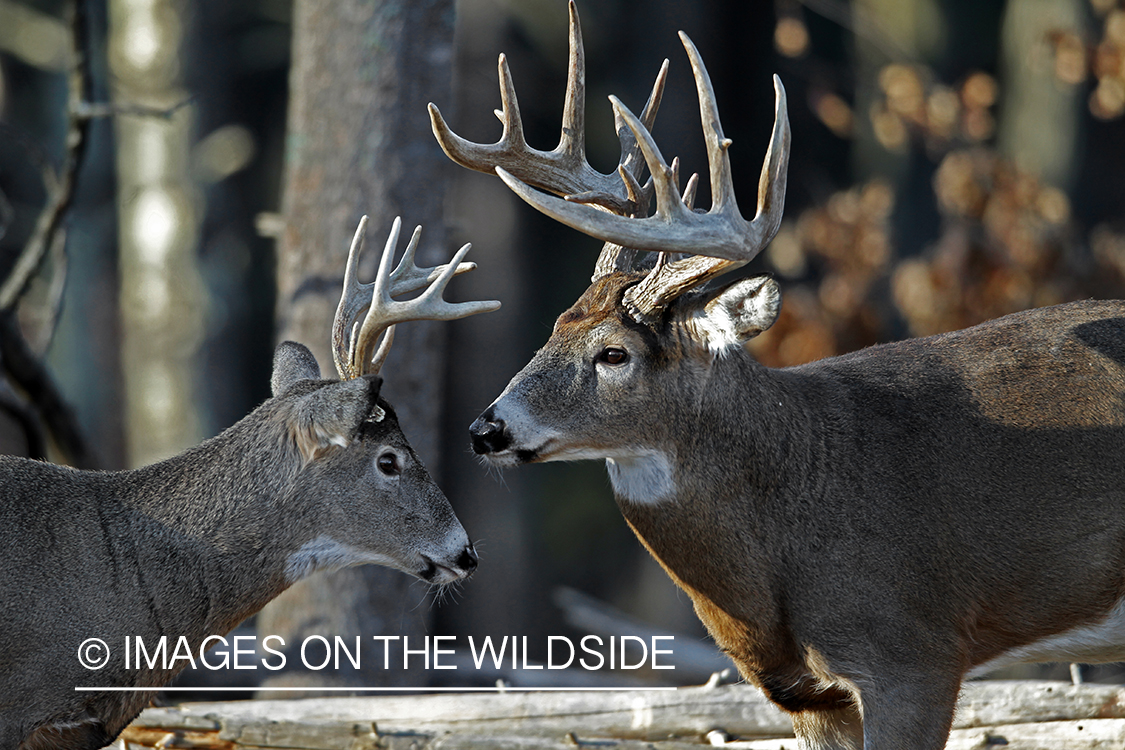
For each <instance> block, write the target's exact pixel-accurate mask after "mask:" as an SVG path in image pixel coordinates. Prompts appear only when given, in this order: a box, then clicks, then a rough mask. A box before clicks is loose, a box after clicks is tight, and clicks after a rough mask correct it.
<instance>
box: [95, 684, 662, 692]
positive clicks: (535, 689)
mask: <svg viewBox="0 0 1125 750" xmlns="http://www.w3.org/2000/svg"><path fill="white" fill-rule="evenodd" d="M74 689H75V691H76V692H99V691H100V692H107V693H153V692H160V693H177V692H179V693H249V692H263V693H267V692H294V691H313V690H316V691H320V692H333V691H337V692H353V693H582V692H594V691H600V692H617V693H626V692H653V691H664V690H678V689H679V688H675V687H316V686H312V685H310V686H308V687H197V688H196V687H76V688H74Z"/></svg>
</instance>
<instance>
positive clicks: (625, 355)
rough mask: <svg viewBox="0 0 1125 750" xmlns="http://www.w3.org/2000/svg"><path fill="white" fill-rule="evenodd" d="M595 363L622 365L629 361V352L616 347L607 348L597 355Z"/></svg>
mask: <svg viewBox="0 0 1125 750" xmlns="http://www.w3.org/2000/svg"><path fill="white" fill-rule="evenodd" d="M597 361H598V362H605V363H606V364H607V365H623V364H625V363H626V362H628V361H629V352H627V351H625V350H624V349H620V348H618V347H616V346H607V347H606V348H605V349H602V350H601V352H600V353H599V354H598V357H597Z"/></svg>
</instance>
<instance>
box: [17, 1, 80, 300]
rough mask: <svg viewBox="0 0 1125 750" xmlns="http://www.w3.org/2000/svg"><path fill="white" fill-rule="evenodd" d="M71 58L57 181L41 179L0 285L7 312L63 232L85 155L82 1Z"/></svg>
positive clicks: (75, 13)
mask: <svg viewBox="0 0 1125 750" xmlns="http://www.w3.org/2000/svg"><path fill="white" fill-rule="evenodd" d="M70 29H71V44H72V53H73V55H72V59H73V61H74V64H73V66H72V68H71V70H70V76H69V84H70V86H69V89H70V92H69V99H70V104H69V116H68V126H67V135H66V155H65V157H64V159H63V168H62V169H61V170H60V171H59V174H58V180H57V184H52V183H53V182H54V181H50V182H49V181H48V180H47V179H46V178H45V179H44V182H45V185H44V187H46V189H47V203H46V205H45V206H44V207H43V210H42V211H41V212H40V214H39V220H38V221H37V222H36V225H35V230H34V231H33V232H32V235H31V238H30V239H29V240H28V242H27V244H26V245H25V246H24V248H23V252H21V253H20V257H19V258H18V259H17V260H16V264H15V266H14V267H13V268H12V271H11V273H10V274H9V275H8V278H6V279H4V283H3V284H2V285H0V312H2V313H7V312H10V311H11V310H12V309H13V308H14V307H15V305H16V303H17V302H18V301H19V299H20V297H22V296H23V294H24V292H25V291H26V290H27V286H28V284H29V283H30V282H31V279H32V277H33V276H34V275H35V274H36V272H37V271H38V270H39V268H40V266H41V265H42V263H43V260H44V258H46V257H47V254H48V252H49V251H50V249H51V247H52V245H53V244H54V243H55V242H56V241H57V240H56V235H58V234H59V233H60V232H65V227H64V222H65V219H66V214H67V211H68V210H69V208H70V205H71V203H72V202H73V200H74V189H75V184H76V182H77V178H78V170H79V168H80V167H81V165H82V160H83V158H84V157H85V154H86V146H87V142H88V135H89V129H90V120H89V118H83V117H79V116H78V115H77V113H76V111H77V108H78V103H79V102H83V101H86V100H88V99H89V98H90V96H89V94H90V88H91V86H90V70H89V60H88V58H87V54H86V50H87V49H89V35H90V28H89V22H88V19H87V17H86V11H85V7H84V5H83V3H82V0H75V3H74V5H73V7H72V10H71V19H70Z"/></svg>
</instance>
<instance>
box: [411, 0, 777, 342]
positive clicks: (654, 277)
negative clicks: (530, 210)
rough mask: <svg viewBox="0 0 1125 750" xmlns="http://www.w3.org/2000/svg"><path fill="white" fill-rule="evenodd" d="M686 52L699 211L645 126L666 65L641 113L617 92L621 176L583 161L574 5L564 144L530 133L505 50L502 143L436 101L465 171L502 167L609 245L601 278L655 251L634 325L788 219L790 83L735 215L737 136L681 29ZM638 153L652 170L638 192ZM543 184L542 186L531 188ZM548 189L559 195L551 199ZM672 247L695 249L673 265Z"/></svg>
mask: <svg viewBox="0 0 1125 750" xmlns="http://www.w3.org/2000/svg"><path fill="white" fill-rule="evenodd" d="M680 40H681V41H682V42H683V45H684V48H685V49H686V50H687V54H688V58H689V60H690V61H691V67H692V72H693V74H694V77H695V86H696V91H697V93H698V96H699V111H700V116H701V119H702V121H703V132H704V137H705V138H706V141H707V161H708V164H709V167H710V178H711V195H712V206H711V210H710V211H707V212H700V211H696V210H693V209H692V200H693V199H694V194H695V185H696V176H695V175H692V178H691V179H690V180H689V181H688V184H687V187H686V188H685V190H684V192H683V193H682V194H681V193H680V189H679V161H678V159H673V161H672V164H671V166H669V165H668V163H667V162H666V161H665V160H664V157H663V156H662V155H661V153H660V149H658V148H657V146H656V142H655V141H654V140H653V138H652V135H651V133H650V132H649V130H650V129H651V127H652V123H653V121H654V120H655V118H656V110H657V108H658V107H659V104H660V98H661V95H662V93H663V89H664V81H665V78H666V75H667V71H668V61H667V60H665V61H664V64H663V65H662V66H661V69H660V73H659V74H658V75H657V78H656V84H655V85H654V86H653V91H652V94H651V95H650V96H649V100H648V103H647V104H646V105H645V108H644V111H643V113H642V116H641V117H640V118H637V117H636V116H635V115H634V114H633V113H632V112H631V111H629V109H628V108H627V107H626V106H625V105H624V104H622V103H621V101H620V100H619V99H617V97H615V96H611V97H610V98H609V99H610V102H611V103H612V105H613V112H614V120H615V123H616V127H617V133H618V136H619V138H620V140H621V162H620V164H619V166H618V168H617V175H604V174H601V173H600V172H597V171H596V170H594V169H593V168H592V167H590V165H589V164H588V163H587V162H586V157H585V146H584V131H583V128H584V124H585V60H584V53H583V50H582V35H581V30H580V28H579V22H578V10H577V8H576V7H575V4H574V1H573V0H571V2H570V71H569V74H568V77H567V92H566V104H565V106H564V109H563V132H562V138H561V139H560V141H559V145H558V147H556V148H555V150H553V151H550V152H543V151H536V150H535V149H533V148H531V147H529V146H528V145H527V143H526V142H525V141H524V139H523V126H522V124H521V122H520V117H519V107H518V105H517V104H516V93H515V87H514V86H513V84H512V77H511V73H510V71H509V70H508V64H507V61H506V60H505V58H504V56H503V55H501V56H500V64H499V67H500V91H501V99H502V102H503V111H501V112H497V113H496V114H497V116H498V117H499V118H500V120H501V122H503V123H504V133H503V135H502V136H501V138H500V140H499V141H498V142H497V143H494V144H491V145H484V144H475V143H471V142H469V141H466V140H465V139H463V138H461V137H459V136H457V135H456V134H454V133H453V132H452V131H451V130H450V129H449V127H448V125H446V123H445V121H444V120H443V119H442V117H441V113H440V112H438V110H437V107H435V106H434V105H433V104H431V105H430V118H431V121H432V125H433V129H434V135H435V136H437V139H438V142H439V143H440V144H441V147H442V149H444V150H445V153H446V154H447V155H448V156H449V157H450V158H451V159H453V161H455V162H457V163H458V164H461V165H462V166H466V167H470V168H472V169H476V170H478V171H481V172H495V173H496V174H497V175H499V176H500V178H501V179H502V180H504V182H505V183H506V184H507V185H508V187H510V188H511V189H512V190H513V191H515V193H516V194H517V195H519V196H520V197H521V198H523V199H524V200H525V201H527V202H528V203H530V204H531V205H532V206H534V207H535V208H537V209H539V210H540V211H542V212H543V213H545V214H547V215H548V216H550V217H552V218H554V219H555V220H557V221H560V222H562V223H563V224H566V225H568V226H571V227H573V228H575V229H578V230H579V231H581V232H584V233H586V234H589V235H591V236H593V237H597V238H598V239H601V240H602V241H603V242H605V243H606V245H605V247H604V248H603V249H602V252H601V255H600V256H599V258H598V262H597V266H596V267H595V272H594V280H597V279H599V278H601V277H603V276H605V275H608V274H609V273H612V272H613V271H615V270H630V267H631V264H632V260H633V255H634V253H633V252H632V251H635V250H642V251H652V252H658V253H660V256H659V257H658V258H657V262H656V265H655V267H654V268H653V270H652V271H651V272H650V273H649V274H648V275H647V276H646V277H645V279H644V280H643V281H641V282H640V283H639V284H637V285H635V286H633V287H631V288H630V289H629V290H628V291H627V292H626V295H625V300H624V302H625V305H626V307H627V308H628V309H629V310H630V313H631V314H632V315H633V317H634V318H636V319H637V320H639V321H643V320H652V319H654V318H656V317H658V316H659V314H660V312H661V311H662V310H663V309H664V308H665V307H666V306H667V305H668V304H669V303H671V302H672V300H674V299H676V298H677V297H679V296H680V295H682V294H684V293H685V292H687V291H689V290H691V289H694V288H696V287H699V286H701V285H703V284H705V283H706V282H707V281H709V280H711V279H713V278H715V277H716V276H719V275H720V274H723V273H726V272H728V271H732V270H734V269H735V268H738V267H740V266H743V265H745V264H746V263H749V262H750V260H751V259H753V258H754V257H755V256H756V255H757V254H758V253H759V252H761V251H762V249H763V248H765V246H766V245H767V244H768V243H769V241H770V240H771V239H772V238H773V236H774V234H776V233H777V229H778V227H779V226H780V225H781V215H782V208H783V206H784V203H785V181H786V172H787V169H788V165H789V139H790V133H789V116H788V111H787V109H786V102H785V89H784V87H782V85H781V80H780V79H779V78H778V77H777V76H774V91H775V94H776V104H775V109H774V126H773V136H772V137H771V138H770V145H769V150H768V151H767V152H766V159H765V163H764V164H763V165H762V175H761V179H760V180H759V183H758V206H757V212H756V213H755V216H754V218H753V219H752V220H751V221H746V220H745V219H744V218H743V217H742V214H741V213H740V212H739V210H738V203H737V201H736V200H735V197H734V186H733V183H732V180H731V167H730V157H729V155H728V154H727V149H728V148H729V147H730V145H731V141H730V140H729V139H727V138H725V137H724V136H723V130H722V126H721V125H720V123H719V110H718V107H717V105H716V104H715V92H714V90H713V89H712V86H711V79H710V77H709V76H708V75H707V69H706V68H705V67H704V65H703V60H702V59H701V58H700V56H699V51H698V50H697V49H696V48H695V45H694V44H692V42H691V40H690V39H688V37H687V35H686V34H684V33H683V32H680ZM638 152H639V154H640V155H642V156H643V157H644V164H645V165H646V166H647V167H648V170H649V173H650V174H651V175H652V176H651V177H650V179H649V181H648V183H646V184H645V186H644V187H641V186H640V184H639V180H640V175H641V172H642V166H641V162H640V159H639V158H638ZM536 188H538V190H537V189H536ZM539 190H545V191H547V192H550V193H554V194H555V195H558V196H562V198H563V200H559V199H558V198H553V197H551V196H548V195H544V194H543V193H541V192H539ZM653 193H655V195H656V212H655V214H653V215H652V216H648V215H647V213H648V205H649V200H650V196H651V195H652V194H653ZM669 253H686V254H688V255H690V256H703V257H687V258H682V259H679V260H670V259H669V257H668V254H669Z"/></svg>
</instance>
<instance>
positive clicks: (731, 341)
mask: <svg viewBox="0 0 1125 750" xmlns="http://www.w3.org/2000/svg"><path fill="white" fill-rule="evenodd" d="M780 309H781V293H780V290H779V289H778V287H777V283H776V282H774V280H773V279H770V278H768V277H761V276H754V277H751V278H748V279H743V280H742V281H739V282H737V283H735V284H733V285H731V286H730V287H729V288H727V289H726V290H724V291H723V292H722V293H721V294H719V295H718V296H716V297H715V298H714V299H712V300H710V301H709V302H707V303H706V304H700V305H699V306H698V307H696V308H695V309H694V310H692V312H691V313H690V314H689V317H688V320H687V323H688V325H689V326H690V327H691V328H692V330H693V332H694V333H695V335H696V336H697V337H698V338H699V340H700V341H702V342H703V343H704V344H705V345H706V346H707V349H708V350H709V351H710V352H711V353H712V354H714V355H718V356H722V355H724V354H726V353H727V352H729V351H730V350H731V349H732V348H734V347H740V346H742V345H743V344H745V343H746V342H747V341H749V340H750V339H752V338H754V337H755V336H757V335H758V334H759V333H761V332H762V331H764V330H766V329H767V328H769V327H770V326H771V325H773V322H774V321H775V320H777V314H778V312H779V311H780Z"/></svg>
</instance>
